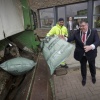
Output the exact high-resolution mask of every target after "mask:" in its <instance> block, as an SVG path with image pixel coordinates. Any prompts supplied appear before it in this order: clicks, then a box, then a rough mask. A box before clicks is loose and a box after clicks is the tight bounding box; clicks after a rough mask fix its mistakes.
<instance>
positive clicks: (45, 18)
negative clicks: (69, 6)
mask: <svg viewBox="0 0 100 100" xmlns="http://www.w3.org/2000/svg"><path fill="white" fill-rule="evenodd" d="M39 16H40V24H41V27H42V28H51V27H52V26H53V24H54V12H53V8H48V9H42V10H39Z"/></svg>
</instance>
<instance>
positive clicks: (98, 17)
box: [93, 0, 100, 29]
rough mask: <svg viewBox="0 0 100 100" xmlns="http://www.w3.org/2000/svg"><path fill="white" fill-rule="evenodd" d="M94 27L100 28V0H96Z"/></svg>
mask: <svg viewBox="0 0 100 100" xmlns="http://www.w3.org/2000/svg"><path fill="white" fill-rule="evenodd" d="M93 27H94V28H98V29H100V1H99V0H98V1H94V9H93Z"/></svg>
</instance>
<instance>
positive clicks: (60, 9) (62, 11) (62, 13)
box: [58, 7, 65, 20]
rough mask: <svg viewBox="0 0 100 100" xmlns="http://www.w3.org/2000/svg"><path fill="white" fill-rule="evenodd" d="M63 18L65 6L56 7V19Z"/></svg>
mask: <svg viewBox="0 0 100 100" xmlns="http://www.w3.org/2000/svg"><path fill="white" fill-rule="evenodd" d="M59 18H63V19H64V20H65V7H58V19H59Z"/></svg>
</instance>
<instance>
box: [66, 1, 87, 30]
mask: <svg viewBox="0 0 100 100" xmlns="http://www.w3.org/2000/svg"><path fill="white" fill-rule="evenodd" d="M66 16H67V18H66V20H67V21H68V19H69V17H73V20H74V29H78V28H79V27H78V26H79V22H80V21H81V20H87V2H84V3H78V4H72V5H67V6H66Z"/></svg>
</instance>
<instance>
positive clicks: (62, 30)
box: [46, 24, 68, 37]
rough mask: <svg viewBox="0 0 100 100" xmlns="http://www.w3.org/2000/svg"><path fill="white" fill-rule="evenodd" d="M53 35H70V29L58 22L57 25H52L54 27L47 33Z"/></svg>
mask: <svg viewBox="0 0 100 100" xmlns="http://www.w3.org/2000/svg"><path fill="white" fill-rule="evenodd" d="M53 35H63V36H66V37H68V30H67V28H66V27H65V26H62V27H61V26H59V24H56V26H54V27H52V29H51V30H50V31H49V33H47V35H46V36H53Z"/></svg>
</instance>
